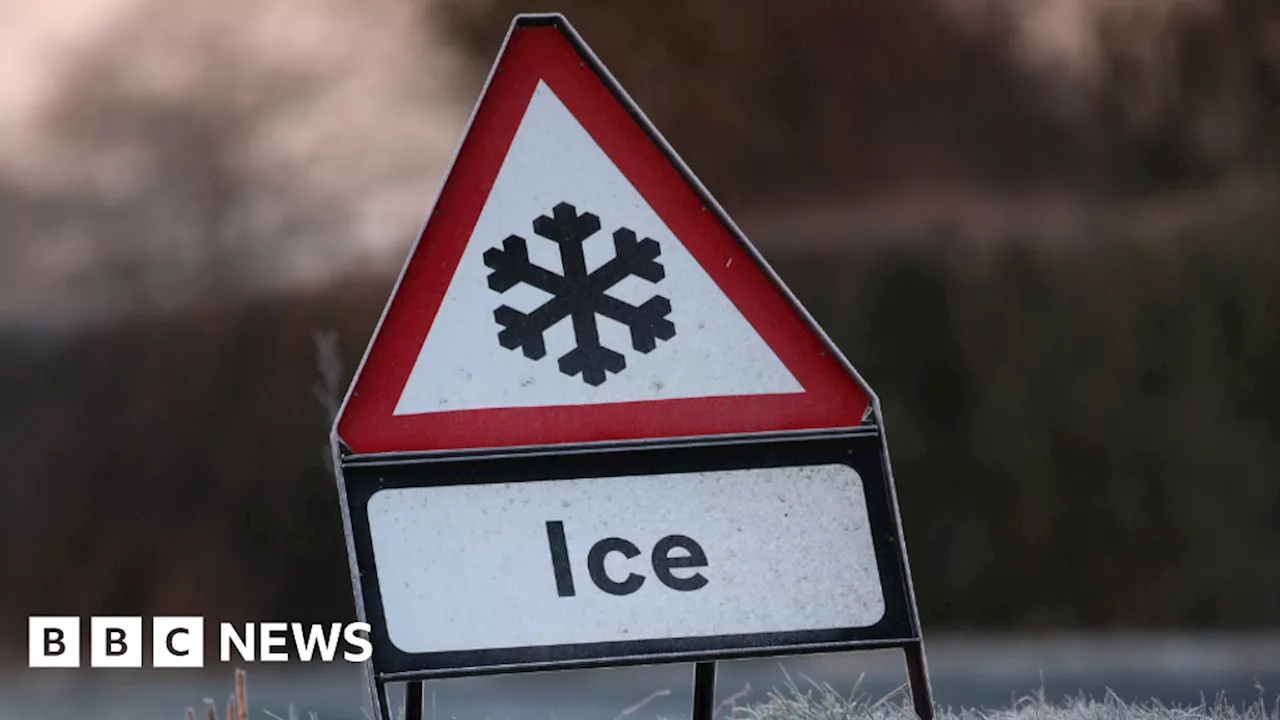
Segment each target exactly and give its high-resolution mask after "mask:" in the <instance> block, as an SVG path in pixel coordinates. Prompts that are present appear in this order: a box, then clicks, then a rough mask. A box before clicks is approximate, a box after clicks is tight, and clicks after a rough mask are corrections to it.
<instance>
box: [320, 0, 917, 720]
mask: <svg viewBox="0 0 1280 720" xmlns="http://www.w3.org/2000/svg"><path fill="white" fill-rule="evenodd" d="M534 26H553V27H556V28H557V29H558V30H559V31H560V32H561V33H562V34H563V35H564V37H565V39H566V40H567V41H568V42H569V43H570V44H571V45H572V46H573V47H574V49H575V50H576V51H577V52H578V54H579V55H580V56H581V57H582V59H583V63H584V65H586V66H588V67H589V68H590V69H591V70H592V71H593V72H594V73H595V74H596V75H597V76H598V77H599V78H600V80H601V81H602V82H603V83H604V85H605V86H606V87H607V88H609V90H610V91H611V93H612V94H613V95H614V97H615V98H616V99H617V101H618V102H619V103H620V104H621V105H622V106H623V107H624V108H625V109H626V110H627V112H628V114H630V115H631V117H632V118H633V119H634V120H635V121H636V123H637V124H639V125H640V127H641V128H642V129H643V130H644V131H645V133H646V134H647V135H648V136H649V138H650V139H651V140H652V141H653V143H654V144H655V146H656V147H657V148H658V149H659V150H660V151H661V152H662V154H663V155H664V156H665V157H666V158H667V159H668V160H669V161H670V162H671V164H672V165H673V166H674V167H675V168H676V170H677V171H678V172H679V173H680V175H681V177H682V178H683V179H684V180H685V182H686V183H687V184H688V185H689V187H690V188H692V189H693V191H694V192H695V193H696V194H697V195H698V196H699V197H700V198H701V199H702V201H703V203H704V205H705V207H706V209H707V211H708V212H710V213H712V214H713V215H714V216H715V217H716V219H717V220H718V221H719V222H720V223H721V224H722V225H723V226H724V227H725V228H726V229H727V230H728V231H729V233H730V235H732V236H733V238H734V239H735V240H736V241H737V243H738V244H739V246H740V247H741V248H742V249H743V250H744V251H745V252H746V253H747V254H748V256H749V257H750V258H751V259H752V260H753V262H754V263H755V264H756V266H757V267H758V268H759V269H760V271H761V272H762V273H764V274H765V275H766V277H768V278H769V279H770V281H771V282H772V283H773V285H774V286H775V287H776V288H777V290H778V292H779V293H780V294H782V295H783V297H784V298H785V299H786V300H787V302H788V303H789V304H790V305H791V307H792V309H793V310H794V311H795V313H796V315H797V316H798V317H799V318H800V319H801V321H803V322H804V323H805V324H806V325H807V326H808V328H809V329H810V330H811V331H812V332H813V333H814V334H815V335H816V336H818V337H819V338H820V339H821V340H822V342H823V344H824V345H825V347H826V349H827V351H828V352H829V353H830V354H831V356H832V357H833V358H834V359H835V360H837V361H838V362H839V363H840V364H841V366H842V367H843V368H844V369H845V371H846V372H847V373H848V375H849V376H850V378H851V379H852V380H853V381H854V382H856V383H857V384H858V386H859V387H861V388H862V390H863V391H864V392H865V393H866V395H867V397H868V398H869V399H870V407H869V411H868V418H867V419H866V420H864V424H863V426H862V427H861V428H857V429H854V428H849V429H846V430H845V431H842V432H836V433H832V432H828V433H755V434H744V435H736V436H725V437H720V438H715V439H709V440H705V441H701V442H648V441H646V442H643V443H641V442H630V443H627V442H623V443H604V444H594V443H592V444H584V445H579V446H571V447H570V446H566V447H561V448H556V449H554V450H547V449H542V448H507V449H495V450H491V451H488V452H486V453H472V452H455V451H449V452H437V453H423V454H416V453H386V454H381V455H365V456H357V455H353V454H351V452H350V450H349V449H348V448H347V446H346V445H345V444H344V443H343V442H342V439H341V437H339V436H338V434H337V422H336V421H335V424H334V431H333V434H332V448H333V457H334V468H335V474H336V475H337V480H338V487H339V496H340V502H341V507H342V516H343V524H344V529H345V531H346V536H347V550H348V558H349V564H350V570H351V579H352V587H353V589H354V594H355V605H356V614H357V617H358V618H359V619H360V620H361V621H364V622H370V613H369V607H368V606H367V605H366V600H367V599H368V598H366V590H365V581H364V577H365V574H367V573H370V572H376V568H374V566H373V564H372V562H371V558H370V557H368V556H367V554H366V553H367V544H365V545H364V549H359V546H360V545H362V544H364V541H361V542H357V541H356V539H355V535H356V533H355V532H354V530H356V527H355V526H357V525H359V524H360V523H362V522H363V523H364V525H365V527H364V530H365V532H366V533H367V518H364V519H363V520H361V519H360V518H361V517H362V516H363V512H360V513H354V514H353V512H352V508H351V507H350V504H349V492H348V489H349V488H348V480H347V478H346V476H347V475H348V474H350V475H352V476H353V479H355V478H357V477H359V478H363V477H365V476H366V474H367V473H368V472H370V471H373V472H374V473H375V475H376V474H377V472H378V471H376V470H374V469H375V468H381V469H382V470H381V471H382V472H383V474H384V475H386V476H388V477H390V476H393V475H394V476H398V477H408V476H409V475H406V473H411V472H412V471H406V470H404V469H403V468H405V467H419V466H423V467H430V466H432V464H433V463H438V462H446V461H462V462H476V463H499V465H500V464H501V462H502V459H503V458H524V459H535V458H539V457H540V458H543V459H544V460H545V459H546V458H549V457H550V458H554V459H553V460H552V462H575V463H576V466H577V467H579V468H585V467H589V466H591V464H592V463H593V462H596V463H605V464H608V462H610V461H609V460H601V459H600V458H602V457H615V458H616V457H618V455H617V453H627V452H644V451H654V452H661V453H671V452H675V453H680V452H694V453H697V452H710V453H712V454H715V452H717V451H716V450H712V449H709V448H719V449H720V450H719V451H718V452H722V453H723V452H726V449H727V448H732V451H731V452H732V453H739V452H745V451H748V450H750V451H751V452H765V450H764V448H766V446H771V445H772V446H776V447H778V448H791V450H792V451H795V450H796V448H798V447H802V446H801V445H795V444H793V443H807V442H819V443H821V442H840V441H847V442H855V441H854V438H863V440H857V441H856V442H860V443H865V442H867V441H870V442H873V443H874V444H875V445H876V446H877V449H878V457H879V471H878V472H877V473H872V474H864V473H862V472H860V473H859V474H860V475H861V476H862V478H863V482H864V487H865V488H866V489H867V491H868V504H869V505H871V504H872V500H871V497H870V495H871V489H872V487H875V488H877V489H878V490H877V493H876V498H877V499H876V500H875V503H874V504H876V505H877V506H878V507H879V508H880V509H878V510H874V511H872V510H871V508H870V507H869V508H868V510H869V514H872V513H874V514H876V515H877V516H878V517H879V521H878V522H877V521H876V520H873V523H874V528H875V531H874V533H873V538H874V542H875V547H876V554H877V562H878V563H879V564H880V569H881V578H882V587H883V588H884V590H885V599H886V618H887V617H889V616H890V615H893V617H894V618H895V619H894V620H893V621H892V622H893V623H894V630H895V631H897V630H901V631H900V632H890V633H884V634H883V636H874V637H873V635H874V633H854V634H855V635H860V636H861V639H859V638H858V637H853V636H852V635H843V636H839V637H829V638H826V640H825V641H814V640H813V638H796V637H790V638H787V637H771V638H764V639H761V638H756V644H754V645H752V646H751V647H747V648H743V647H730V645H732V642H733V641H734V640H737V639H741V638H729V639H725V638H720V639H719V640H720V641H721V642H720V645H719V647H715V648H708V647H705V643H704V646H703V647H700V648H695V649H693V650H690V649H688V648H687V647H685V648H681V647H679V646H678V644H677V645H674V646H673V647H671V648H668V650H670V651H669V652H658V653H640V654H629V655H625V656H624V655H618V654H616V652H615V654H614V655H609V654H607V653H606V654H600V653H597V654H596V655H595V656H593V657H580V656H579V657H573V653H572V652H569V653H568V654H569V656H568V657H566V656H564V655H561V656H558V657H553V658H552V659H551V660H550V661H546V662H540V663H539V662H532V663H530V662H520V660H521V659H522V658H516V660H517V662H514V663H505V662H491V661H492V660H493V659H494V658H493V657H491V658H488V660H490V662H488V664H482V665H478V666H468V667H461V666H458V667H446V666H445V665H447V664H448V661H449V660H450V658H444V657H441V656H437V657H435V658H434V660H435V666H434V667H425V668H422V667H420V668H415V669H408V668H410V667H412V666H413V665H414V664H415V663H414V662H412V661H410V660H405V659H404V658H401V659H400V660H399V661H398V662H399V667H400V669H399V670H397V671H393V672H380V671H379V670H378V669H377V667H376V666H377V665H378V664H379V663H382V664H385V662H386V660H387V658H386V654H387V651H386V650H385V647H386V646H389V645H390V643H388V642H386V638H385V627H379V622H371V623H370V624H371V626H372V627H373V631H374V638H373V639H374V646H375V655H378V653H379V650H378V648H379V647H383V648H384V649H383V650H382V652H381V654H380V655H378V657H377V658H376V659H374V658H371V659H370V660H369V661H368V662H366V664H365V671H366V678H367V683H368V691H369V696H370V698H372V699H373V700H374V703H373V704H374V707H373V712H374V716H375V717H374V720H390V719H391V718H392V717H393V715H392V714H391V711H390V707H389V704H388V701H387V693H386V684H387V683H388V682H396V681H407V682H408V688H409V689H408V692H407V693H406V702H407V720H420V719H421V714H422V687H421V681H422V680H423V679H426V678H440V677H455V676H463V675H478V674H493V673H505V672H518V671H523V670H538V669H542V670H545V669H569V668H580V667H598V666H604V665H619V664H634V663H652V662H696V663H697V665H696V666H695V668H696V669H695V682H694V698H695V707H694V716H693V717H694V720H711V713H712V711H713V709H714V691H715V688H714V686H715V665H714V662H715V660H716V659H728V658H742V657H757V656H768V655H777V654H781V653H787V654H794V653H806V652H810V653H811V652H831V651H836V650H854V649H871V648H887V647H900V648H902V649H903V650H904V653H905V656H906V657H905V659H906V664H907V670H908V677H909V680H910V685H911V693H912V698H913V703H914V707H915V710H916V713H917V715H919V716H920V718H921V719H922V720H932V718H933V698H932V690H931V688H930V684H929V676H928V669H927V663H926V660H925V654H924V643H923V639H922V637H921V631H920V620H919V614H918V611H917V608H916V601H915V593H914V589H913V586H912V581H911V572H910V566H909V563H908V560H907V553H906V545H905V542H904V540H903V537H902V525H901V518H900V516H899V513H898V503H897V496H896V493H895V490H894V484H893V473H892V469H891V467H890V464H889V455H888V446H887V442H886V439H885V434H884V424H883V419H882V417H881V412H880V403H879V400H878V398H877V397H876V396H875V393H874V392H873V391H872V390H871V388H870V386H869V385H868V384H867V383H866V381H864V380H863V379H862V377H861V376H860V375H859V374H858V372H857V371H856V370H855V369H854V368H853V366H852V365H850V364H849V362H848V360H846V359H845V358H844V356H843V355H842V354H841V353H840V351H839V349H838V348H836V347H835V345H834V343H832V342H831V340H830V338H829V337H827V335H826V334H825V333H824V332H823V330H822V328H821V327H819V326H818V324H817V323H816V322H815V321H814V320H813V318H812V317H811V316H810V315H809V314H808V312H807V311H806V310H805V309H804V307H803V306H802V305H800V303H799V302H798V301H797V300H796V298H795V296H794V295H793V294H792V293H791V291H790V290H789V289H787V287H786V285H785V284H783V283H782V281H781V280H780V279H779V278H778V276H777V274H776V273H775V272H774V271H773V269H772V268H771V267H769V265H768V263H767V262H766V261H765V260H764V258H763V257H762V256H761V255H760V254H759V252H758V251H757V250H756V249H755V248H754V247H753V246H752V245H751V243H750V242H749V241H748V240H747V238H746V237H745V236H744V235H743V233H742V231H741V230H740V229H739V228H738V227H737V225H736V224H734V222H733V220H732V219H731V218H729V216H728V214H727V213H725V211H724V209H723V208H721V207H720V205H719V203H717V202H716V200H715V199H714V198H713V197H712V196H711V194H710V192H708V190H707V189H706V187H704V186H703V185H702V183H701V182H700V181H699V180H698V178H697V177H696V176H694V174H693V173H692V171H690V170H689V168H688V166H687V165H685V164H684V162H683V160H681V159H680V157H679V156H678V155H677V154H676V152H675V150H673V149H672V148H671V146H670V145H669V144H668V143H667V142H666V140H665V139H664V138H663V137H662V135H661V134H660V133H659V132H658V131H657V129H656V128H654V126H653V125H652V123H650V122H649V120H648V118H646V117H645V116H644V113H643V112H642V111H641V110H640V108H639V107H638V106H637V105H636V104H635V102H634V101H633V100H632V99H631V98H630V96H629V95H627V93H626V91H625V90H623V88H622V87H621V85H619V84H618V82H617V81H616V80H615V79H614V78H613V76H612V75H611V74H610V73H609V71H608V70H607V69H606V68H605V67H604V65H603V64H602V63H601V62H600V60H599V59H598V58H597V57H596V56H595V54H594V53H593V52H592V51H591V49H590V48H589V47H587V45H586V43H584V42H583V40H582V38H581V37H580V36H579V35H578V33H577V32H576V31H575V30H574V29H573V27H572V25H570V24H569V22H568V20H566V19H565V18H564V16H562V15H559V14H536V15H518V16H516V18H515V19H514V20H513V21H512V24H511V28H510V29H509V30H508V34H507V38H508V39H509V38H510V35H511V32H513V31H515V30H516V29H518V28H521V27H534ZM506 42H507V40H505V39H504V41H503V46H502V48H501V49H500V50H499V54H498V58H499V60H500V59H501V57H502V52H503V51H505V49H506ZM496 69H497V62H495V64H494V67H493V69H491V70H490V73H489V79H487V80H486V81H485V86H484V89H483V90H482V91H481V94H480V99H481V101H482V100H483V98H484V94H485V92H486V91H487V90H488V87H489V81H490V80H491V79H492V77H493V74H494V72H495V71H496ZM478 109H479V102H477V104H476V110H478ZM476 110H473V111H472V115H471V119H470V120H469V121H468V123H467V130H466V132H464V134H463V141H465V138H466V134H467V133H469V132H470V130H471V125H472V123H473V121H474V119H475V112H476ZM460 147H461V143H460V144H459V148H460ZM455 159H456V155H455ZM450 170H452V167H451V168H450ZM446 179H447V174H446ZM441 189H443V184H442V185H441ZM437 201H438V196H437ZM433 205H434V203H433ZM432 209H433V210H434V208H432ZM430 217H431V213H430V212H428V214H427V218H430ZM424 228H425V222H424ZM420 237H421V232H419V238H420ZM414 251H416V243H415V248H414ZM414 251H411V253H410V257H412V254H413V252H414ZM406 267H407V265H406ZM401 280H403V271H402V274H401V277H400V278H399V279H397V281H396V288H395V290H393V291H392V294H391V296H390V298H389V299H388V303H387V308H389V307H390V303H391V300H392V299H393V298H394V297H395V294H396V291H397V290H398V289H399V285H400V281H401ZM385 316H386V309H385V308H384V311H383V317H382V318H380V319H379V321H378V326H377V328H375V331H374V337H375V338H376V337H377V333H378V330H380V329H381V327H382V321H383V319H384V318H385ZM370 347H372V342H371V343H370ZM367 358H368V349H366V351H365V358H364V359H362V360H361V364H360V367H359V368H357V371H356V374H357V376H358V375H359V373H360V371H361V370H363V368H364V361H365V359H367ZM352 387H354V382H353V383H352ZM351 392H352V388H348V391H347V393H348V398H349V397H350V393H351ZM345 408H346V399H344V401H343V407H342V409H340V410H339V412H338V417H339V418H340V417H341V416H342V411H343V410H345ZM698 448H702V450H698ZM573 457H579V458H583V457H586V458H596V459H595V460H585V461H583V460H578V461H573V460H571V458H573ZM397 467H399V468H402V469H400V470H394V468H397ZM437 467H438V466H437ZM473 467H481V466H480V465H476V466H473ZM493 467H497V466H493ZM631 472H632V471H631V470H629V471H628V474H631ZM553 474H554V473H553ZM495 481H497V480H488V482H495ZM353 485H354V486H355V487H354V490H355V493H356V496H357V497H358V496H359V495H360V494H361V493H364V492H365V491H366V490H367V487H366V485H367V481H366V480H363V479H355V480H354V483H353ZM365 500H366V501H367V495H365ZM886 554H887V555H888V556H891V557H890V561H889V562H887V563H886V560H885V555H886ZM362 555H364V557H361V556H362ZM886 564H887V566H888V567H889V568H890V569H891V574H892V576H893V577H892V578H891V580H892V582H888V583H886V582H885V579H886V578H885V569H886ZM891 586H892V587H891ZM891 596H892V598H894V599H891ZM378 612H379V613H380V610H378ZM377 619H378V620H379V621H380V619H381V618H380V615H379V617H378V618H377ZM884 622H885V621H884V620H883V619H882V621H881V623H878V624H877V625H876V626H873V628H875V627H880V626H882V625H883V624H884ZM380 634H381V637H382V639H381V640H379V637H380ZM766 641H768V642H766ZM788 641H789V642H788ZM769 642H777V643H778V644H773V645H771V644H768V643H769ZM622 645H626V643H623V644H622ZM625 649H626V648H623V650H625ZM524 650H526V651H530V652H532V650H531V649H524ZM614 650H615V651H616V650H617V649H616V648H615V649H614ZM561 652H563V651H561ZM553 655H554V653H553ZM495 657H496V656H495ZM452 659H453V660H457V659H459V658H452ZM526 659H527V658H526ZM463 664H464V665H470V664H469V663H463Z"/></svg>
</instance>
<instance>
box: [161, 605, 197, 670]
mask: <svg viewBox="0 0 1280 720" xmlns="http://www.w3.org/2000/svg"><path fill="white" fill-rule="evenodd" d="M151 666H152V667H158V668H198V667H204V618H202V617H157V618H154V619H153V621H152V624H151Z"/></svg>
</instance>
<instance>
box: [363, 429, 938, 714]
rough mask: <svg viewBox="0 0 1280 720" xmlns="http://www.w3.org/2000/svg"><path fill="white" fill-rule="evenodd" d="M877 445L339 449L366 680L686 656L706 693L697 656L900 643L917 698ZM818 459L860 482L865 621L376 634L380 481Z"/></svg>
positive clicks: (540, 478) (827, 438) (699, 468)
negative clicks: (536, 639) (659, 630)
mask: <svg viewBox="0 0 1280 720" xmlns="http://www.w3.org/2000/svg"><path fill="white" fill-rule="evenodd" d="M884 447H885V446H884V443H883V441H882V437H881V435H880V434H879V432H877V431H876V429H874V428H864V429H861V430H854V431H839V432H816V433H797V434H794V435H790V436H786V437H781V438H768V439H759V438H720V439H706V440H696V441H666V442H657V443H650V444H647V445H635V444H625V445H616V446H605V447H601V446H598V445H596V446H590V447H586V446H567V447H560V448H547V449H538V450H525V451H508V452H503V453H463V454H449V455H441V454H435V455H421V456H395V457H377V456H347V457H344V458H341V475H342V478H343V505H344V508H345V513H344V514H345V517H344V520H345V521H346V522H347V523H348V527H349V528H350V535H349V537H348V540H349V542H350V543H351V548H352V562H353V567H354V568H355V569H356V570H355V572H354V574H355V576H356V577H357V578H358V582H357V586H356V592H357V596H358V597H359V600H360V602H359V605H360V607H361V608H362V613H361V618H360V619H361V620H362V621H364V622H368V623H369V624H370V626H371V628H372V634H371V640H372V642H373V648H374V651H373V657H372V658H371V661H370V663H371V666H370V670H371V673H372V679H373V682H374V683H375V684H376V685H378V686H379V688H378V690H379V696H380V697H385V690H383V689H382V688H381V687H380V686H381V685H383V684H385V683H387V682H397V681H412V684H411V687H413V685H416V683H417V681H421V680H427V679H435V678H448V677H464V676H474V675H490V674H497V673H513V672H531V671H543V670H566V669H581V668H595V667H616V666H622V665H636V664H654V663H669V662H696V663H698V664H699V665H700V666H701V669H699V670H698V672H697V673H696V677H699V678H703V682H701V683H699V686H700V688H699V690H698V691H697V695H698V697H700V698H703V699H705V698H706V697H707V696H709V694H710V693H712V692H713V690H711V689H708V686H707V683H708V682H709V683H710V685H711V686H713V685H714V672H713V671H709V670H708V669H707V667H706V664H707V663H712V662H714V661H717V660H728V659H737V658H750V657H767V656H777V655H801V654H809V653H820V652H836V651H844V650H858V649H871V648H890V647H901V648H904V649H907V650H908V659H909V663H908V664H909V665H911V666H912V667H911V668H910V670H911V681H912V682H911V684H912V688H913V692H915V693H916V694H917V701H918V704H919V702H921V701H922V696H921V695H920V693H921V692H925V693H926V694H927V681H926V680H925V677H926V675H925V673H924V669H923V654H922V647H921V638H920V631H919V625H918V623H917V621H916V616H915V602H914V598H913V597H912V594H911V588H910V586H909V584H908V581H907V577H908V575H907V572H908V570H907V567H906V563H905V556H904V554H903V553H902V548H903V542H902V537H901V535H900V530H899V523H898V518H897V511H896V503H895V502H894V500H893V496H892V490H891V482H890V478H889V474H888V472H887V466H886V462H885V460H886V454H885V452H884ZM818 464H843V465H847V466H849V467H851V468H853V469H854V470H855V471H856V472H857V473H858V476H859V477H860V478H861V479H862V488H863V493H864V496H865V498H866V503H867V517H868V520H869V522H870V525H871V535H872V542H873V547H874V551H875V556H876V565H877V569H878V572H879V578H880V585H881V590H882V593H883V596H884V600H885V613H884V615H883V616H882V617H881V618H880V620H878V621H877V622H876V623H875V624H873V625H871V626H868V627H844V628H833V629H820V630H807V631H792V632H781V633H758V634H747V635H726V636H705V637H687V638H672V639H645V640H635V641H626V642H607V643H586V644H571V645H555V646H542V647H519V648H495V649H487V650H476V651H462V652H439V653H406V652H404V651H401V650H399V649H398V648H396V647H395V646H394V645H393V644H392V642H391V641H390V638H389V636H388V634H387V626H386V622H385V616H384V614H383V608H382V600H381V593H380V590H379V584H378V569H377V566H376V563H375V562H374V556H373V548H372V541H371V537H370V529H369V522H368V514H367V507H368V502H369V500H370V498H372V497H373V495H374V494H375V493H377V492H378V491H380V490H384V489H391V488H406V487H440V486H448V485H460V484H467V485H469V484H486V483H513V482H555V481H559V480H573V479H578V478H598V477H623V476H637V475H641V476H645V475H663V474H670V473H690V472H705V471H715V470H738V469H756V468H783V467H796V466H802V465H818ZM638 482H642V481H638ZM835 550H838V549H835ZM912 648H915V649H916V652H915V655H916V656H918V661H911V658H912V657H913V655H912ZM414 690H416V693H415V692H414ZM414 690H411V692H410V693H409V695H408V698H409V702H410V703H415V702H416V703H418V704H420V702H421V700H420V698H421V691H420V688H414ZM929 704H931V703H929Z"/></svg>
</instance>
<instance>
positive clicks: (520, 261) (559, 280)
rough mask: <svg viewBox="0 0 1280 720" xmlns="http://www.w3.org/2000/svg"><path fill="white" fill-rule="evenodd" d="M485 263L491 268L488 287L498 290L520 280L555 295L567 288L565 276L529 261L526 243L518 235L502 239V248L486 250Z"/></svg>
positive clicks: (504, 288)
mask: <svg viewBox="0 0 1280 720" xmlns="http://www.w3.org/2000/svg"><path fill="white" fill-rule="evenodd" d="M484 264H485V266H487V267H489V268H490V269H492V270H493V272H491V273H489V288H490V289H492V290H496V291H498V292H500V293H504V292H506V291H508V290H510V289H511V288H513V287H515V286H516V285H519V284H521V283H524V284H526V285H532V286H533V287H536V288H538V289H539V290H542V291H543V292H547V293H551V294H552V295H557V296H559V295H564V294H565V292H566V291H567V284H566V282H565V279H564V277H562V276H560V275H557V274H556V273H553V272H551V271H550V270H547V269H546V268H543V267H539V266H538V265H534V264H533V263H531V262H529V246H528V245H526V244H525V241H524V238H522V237H520V236H519V235H511V236H509V237H507V239H506V240H503V241H502V249H501V250H499V249H498V248H489V249H488V250H485V252H484Z"/></svg>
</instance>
